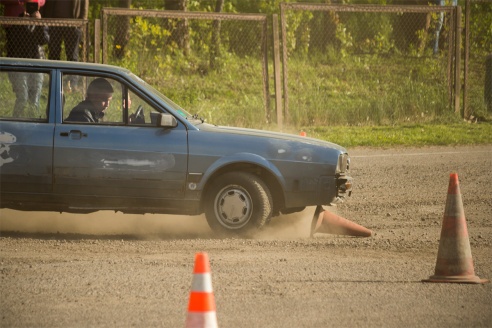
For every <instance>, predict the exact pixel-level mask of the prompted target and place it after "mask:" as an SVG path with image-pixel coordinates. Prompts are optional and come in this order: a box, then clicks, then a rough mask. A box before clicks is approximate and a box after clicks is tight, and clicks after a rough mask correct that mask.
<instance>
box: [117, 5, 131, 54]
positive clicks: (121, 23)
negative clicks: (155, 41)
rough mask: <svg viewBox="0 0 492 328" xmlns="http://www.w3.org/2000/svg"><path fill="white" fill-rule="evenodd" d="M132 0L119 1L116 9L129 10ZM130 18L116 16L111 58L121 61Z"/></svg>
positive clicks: (126, 41) (126, 40)
mask: <svg viewBox="0 0 492 328" xmlns="http://www.w3.org/2000/svg"><path fill="white" fill-rule="evenodd" d="M131 4H132V0H119V1H118V7H121V8H130V5H131ZM129 29H130V18H129V17H128V16H116V31H115V36H114V47H113V56H114V57H115V58H116V59H122V58H123V57H124V55H125V47H126V45H127V44H128V39H129V37H130V36H129Z"/></svg>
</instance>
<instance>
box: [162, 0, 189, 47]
mask: <svg viewBox="0 0 492 328" xmlns="http://www.w3.org/2000/svg"><path fill="white" fill-rule="evenodd" d="M186 8H187V0H164V9H165V10H179V11H186ZM166 28H167V29H168V30H169V31H170V33H171V37H170V41H171V44H175V45H176V46H177V47H178V48H179V49H183V53H184V54H185V55H186V56H187V55H188V54H189V53H190V37H189V32H188V20H187V19H178V21H177V23H176V25H174V24H173V22H172V21H171V20H167V26H166Z"/></svg>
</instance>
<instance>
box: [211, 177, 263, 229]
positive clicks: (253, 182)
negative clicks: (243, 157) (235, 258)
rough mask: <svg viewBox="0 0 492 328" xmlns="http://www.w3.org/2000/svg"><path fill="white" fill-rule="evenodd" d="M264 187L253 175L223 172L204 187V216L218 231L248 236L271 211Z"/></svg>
mask: <svg viewBox="0 0 492 328" xmlns="http://www.w3.org/2000/svg"><path fill="white" fill-rule="evenodd" d="M271 204H272V200H271V196H270V191H269V190H268V187H267V186H266V185H265V184H264V183H263V181H262V180H261V179H260V178H259V177H258V176H256V175H254V174H251V173H246V172H230V173H226V174H224V175H222V176H220V177H218V178H217V180H215V181H214V182H213V183H212V185H211V186H210V188H209V189H208V191H207V198H206V203H205V216H206V218H207V222H208V224H209V226H210V228H212V230H214V231H215V232H216V233H218V234H220V235H229V236H230V235H240V236H248V235H250V234H253V233H254V232H255V231H257V230H259V229H261V228H262V227H263V226H264V225H265V223H266V222H267V221H268V220H269V219H270V217H271V215H272V205H271Z"/></svg>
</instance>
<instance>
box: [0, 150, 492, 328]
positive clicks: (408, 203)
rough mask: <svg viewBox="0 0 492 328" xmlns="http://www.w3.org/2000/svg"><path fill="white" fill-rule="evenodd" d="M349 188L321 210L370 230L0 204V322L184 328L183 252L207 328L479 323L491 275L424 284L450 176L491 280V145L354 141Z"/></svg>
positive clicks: (292, 219) (301, 219)
mask: <svg viewBox="0 0 492 328" xmlns="http://www.w3.org/2000/svg"><path fill="white" fill-rule="evenodd" d="M350 153H351V157H352V168H351V169H352V171H351V173H352V176H353V177H354V180H355V186H354V193H353V195H352V197H351V198H350V199H349V200H348V201H346V202H345V203H343V204H339V205H337V206H333V207H326V209H328V210H330V211H332V212H334V213H336V214H338V215H340V216H342V217H344V218H347V219H349V220H351V221H353V222H356V223H358V224H360V225H362V226H364V227H366V228H368V229H371V230H372V231H373V236H372V237H369V238H354V237H348V236H337V235H331V234H321V233H317V234H315V235H314V237H313V238H310V237H309V232H310V223H311V218H312V215H313V213H314V207H309V208H307V209H306V210H305V211H303V212H301V213H297V214H295V215H289V216H284V217H281V218H274V219H273V220H272V222H271V224H270V225H269V226H268V227H267V228H266V229H265V230H264V231H262V232H261V233H260V234H259V235H258V236H257V237H256V238H255V239H216V238H214V237H213V235H212V233H211V231H210V229H209V228H208V226H207V224H206V221H205V219H204V218H203V217H201V216H198V217H179V216H163V215H140V216H139V215H123V214H121V213H112V212H97V213H92V214H90V215H72V214H58V213H39V212H17V211H11V210H1V211H0V234H1V235H0V291H1V294H0V295H1V296H0V326H1V327H88V326H90V327H115V326H118V327H129V326H138V327H151V326H155V327H184V322H185V318H186V313H187V305H188V298H189V293H190V286H191V280H192V271H193V260H194V255H195V253H196V252H199V251H206V252H207V253H208V254H209V257H210V264H211V270H212V283H213V288H214V296H215V299H216V304H217V320H218V323H219V326H221V327H429V328H433V327H492V284H490V283H487V284H479V285H472V284H442V283H436V284H433V283H431V284H429V283H422V282H421V280H422V279H426V278H428V277H429V276H430V275H433V274H434V268H435V263H436V256H437V251H438V247H439V238H440V232H441V225H442V219H443V213H444V206H445V203H446V197H447V188H448V183H449V174H450V173H452V172H457V173H458V176H459V178H460V189H461V194H462V198H463V208H464V211H465V216H466V221H467V227H468V233H469V240H470V246H471V250H472V254H473V261H474V268H475V273H476V275H477V276H479V277H480V278H487V279H492V172H491V168H492V146H477V147H426V148H412V149H408V148H401V149H400V148H397V149H368V148H354V149H351V150H350Z"/></svg>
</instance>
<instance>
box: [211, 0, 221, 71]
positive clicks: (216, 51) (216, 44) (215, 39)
mask: <svg viewBox="0 0 492 328" xmlns="http://www.w3.org/2000/svg"><path fill="white" fill-rule="evenodd" d="M223 7H224V0H217V2H216V3H215V12H217V13H220V12H221V11H222V8H223ZM219 56H220V20H214V22H213V27H212V44H211V45H210V68H211V69H215V68H216V67H217V62H216V59H217V58H218V57H219Z"/></svg>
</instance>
